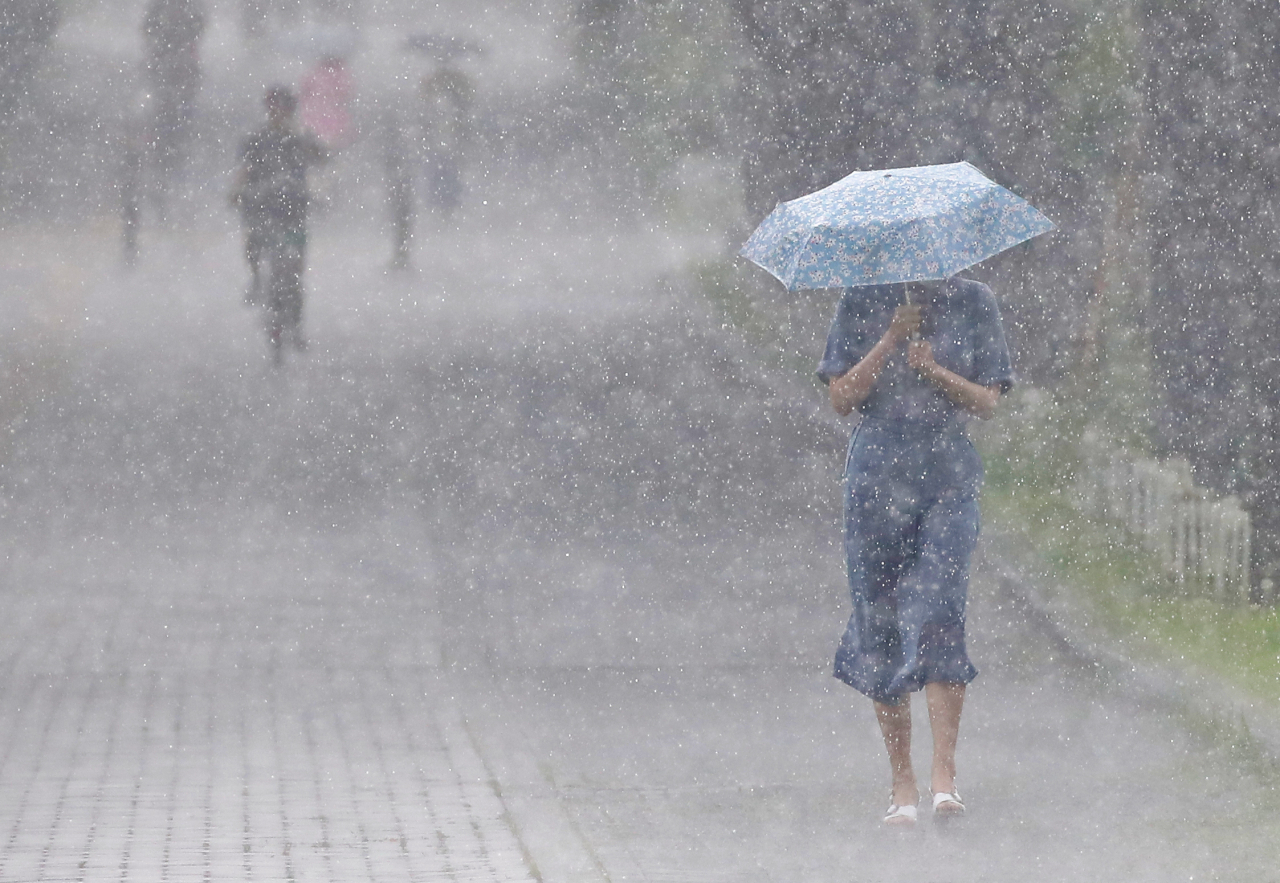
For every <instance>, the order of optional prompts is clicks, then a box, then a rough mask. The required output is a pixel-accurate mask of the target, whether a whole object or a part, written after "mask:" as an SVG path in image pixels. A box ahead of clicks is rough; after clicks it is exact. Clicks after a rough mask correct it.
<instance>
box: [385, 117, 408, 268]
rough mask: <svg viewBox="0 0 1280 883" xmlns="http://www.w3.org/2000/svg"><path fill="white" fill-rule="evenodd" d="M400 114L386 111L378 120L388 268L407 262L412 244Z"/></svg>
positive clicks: (405, 145) (403, 135)
mask: <svg viewBox="0 0 1280 883" xmlns="http://www.w3.org/2000/svg"><path fill="white" fill-rule="evenodd" d="M406 142H407V139H406V138H405V132H404V124H403V120H402V118H401V116H400V114H399V113H398V112H396V111H388V112H387V113H386V114H385V116H384V117H383V123H382V157H383V169H384V172H385V178H386V187H387V214H388V216H389V219H390V221H391V231H392V250H391V268H392V269H393V270H404V269H407V268H408V266H409V257H410V252H411V250H412V246H413V221H414V214H415V212H414V199H413V174H412V170H411V164H410V162H409V155H408V145H407V143H406Z"/></svg>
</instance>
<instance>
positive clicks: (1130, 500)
mask: <svg viewBox="0 0 1280 883" xmlns="http://www.w3.org/2000/svg"><path fill="white" fill-rule="evenodd" d="M1085 445H1086V450H1090V449H1091V453H1090V454H1089V455H1088V456H1087V457H1086V462H1085V463H1084V467H1085V468H1083V469H1082V470H1081V472H1080V475H1079V477H1078V487H1077V495H1076V499H1077V501H1078V502H1077V505H1078V506H1079V507H1080V509H1081V511H1082V512H1084V513H1085V514H1087V515H1089V516H1090V517H1092V518H1097V519H1103V520H1106V521H1110V522H1112V523H1115V524H1118V525H1120V526H1121V527H1123V528H1124V529H1125V531H1126V532H1127V534H1128V537H1129V539H1130V540H1131V541H1134V542H1137V543H1140V544H1141V545H1142V547H1143V548H1145V549H1146V550H1147V551H1148V552H1150V553H1151V554H1152V555H1154V556H1155V558H1156V560H1157V561H1159V562H1160V566H1161V567H1162V568H1163V569H1164V571H1165V572H1166V573H1167V574H1168V575H1169V577H1170V578H1171V579H1172V581H1173V583H1174V584H1175V585H1176V586H1177V587H1178V588H1179V589H1180V590H1181V591H1182V592H1184V593H1185V594H1188V595H1199V596H1204V597H1211V598H1216V599H1218V600H1220V601H1223V602H1244V601H1247V600H1249V560H1250V554H1251V550H1250V542H1251V538H1252V531H1251V528H1250V525H1249V513H1248V512H1246V511H1245V510H1244V509H1242V508H1241V507H1240V501H1239V500H1238V499H1237V498H1236V497H1234V496H1231V497H1219V496H1217V495H1215V494H1212V493H1210V492H1209V491H1207V490H1205V489H1204V488H1202V487H1199V486H1197V485H1196V483H1195V482H1194V481H1193V480H1192V478H1191V466H1190V464H1189V463H1188V462H1187V461H1186V460H1181V459H1178V460H1169V461H1166V462H1164V463H1161V462H1158V461H1156V460H1151V459H1148V458H1145V457H1141V456H1138V455H1136V454H1134V453H1133V452H1131V451H1127V450H1124V449H1114V448H1106V447H1105V446H1103V445H1101V444H1099V443H1098V442H1097V439H1096V438H1090V437H1089V436H1086V438H1085Z"/></svg>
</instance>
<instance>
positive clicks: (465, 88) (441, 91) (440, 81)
mask: <svg viewBox="0 0 1280 883" xmlns="http://www.w3.org/2000/svg"><path fill="white" fill-rule="evenodd" d="M474 94H475V90H474V88H473V87H472V85H471V81H470V79H469V78H468V77H467V75H466V74H464V73H463V72H462V71H460V70H458V69H457V68H456V67H454V66H452V65H451V64H448V63H444V64H442V65H441V66H440V68H439V70H437V71H436V72H435V73H433V74H431V75H429V76H427V77H425V78H423V81H422V85H421V87H420V89H419V94H418V131H419V137H420V138H421V145H422V156H423V165H424V170H425V172H426V179H427V180H426V183H427V187H426V192H427V197H428V200H429V202H430V204H431V205H432V207H433V208H435V209H436V210H437V211H438V212H439V213H440V214H441V215H442V216H443V217H444V218H446V219H448V218H451V217H452V216H453V214H454V212H456V211H457V210H458V208H459V206H461V205H462V196H463V162H464V160H465V157H466V150H467V147H468V146H469V141H470V130H471V104H472V100H473V98H474Z"/></svg>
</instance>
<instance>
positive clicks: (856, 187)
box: [740, 162, 1053, 291]
mask: <svg viewBox="0 0 1280 883" xmlns="http://www.w3.org/2000/svg"><path fill="white" fill-rule="evenodd" d="M1052 229H1053V223H1052V222H1051V221H1050V220H1049V219H1048V218H1046V217H1045V216H1044V215H1042V214H1040V212H1038V211H1036V209H1035V208H1034V207H1033V206H1032V205H1031V204H1030V203H1028V202H1027V201H1026V200H1024V199H1022V198H1021V197H1019V196H1017V195H1015V194H1013V193H1011V192H1010V191H1008V190H1006V189H1005V188H1003V187H1001V186H1000V185H999V184H996V183H995V182H994V181H992V180H991V179H989V178H987V177H986V176H985V175H983V174H982V173H981V172H980V171H978V170H977V169H976V168H974V167H973V166H971V165H969V163H967V162H959V163H949V164H946V165H937V166H916V167H914V168H908V169H885V170H879V171H871V172H854V173H853V174H852V175H849V176H847V177H845V178H842V179H840V180H839V181H837V182H836V183H834V184H832V185H830V186H829V187H824V188H823V189H821V190H818V191H816V192H814V193H810V194H809V195H807V196H802V197H800V198H799V199H793V200H791V201H790V202H783V203H779V204H778V206H777V207H776V208H775V209H774V210H773V211H772V212H771V213H770V214H769V217H767V218H765V219H764V221H762V222H761V224H760V226H759V227H757V228H756V231H755V232H754V233H752V234H751V238H750V239H748V240H747V243H746V245H744V246H743V247H742V251H741V252H740V254H741V255H742V256H743V257H746V258H748V259H750V260H751V261H753V262H754V263H756V264H758V265H759V266H761V267H763V268H764V269H765V270H768V271H769V272H770V273H772V274H773V275H774V276H776V277H777V278H778V279H779V280H780V281H781V282H782V284H783V285H785V286H786V287H787V289H788V290H789V291H795V290H796V289H800V288H847V287H851V286H858V285H883V284H887V283H891V282H918V281H924V280H929V279H947V278H949V277H950V276H953V275H954V274H956V273H957V272H959V271H960V270H963V269H964V268H965V267H971V266H973V265H974V264H976V263H978V262H979V261H982V260H984V259H986V258H989V257H991V256H992V255H994V254H998V253H999V252H1002V251H1004V250H1005V249H1006V248H1010V247H1011V246H1014V245H1017V244H1018V243H1019V242H1023V241H1025V240H1027V239H1031V238H1032V237H1034V236H1039V235H1040V234H1041V233H1046V232H1048V231H1049V230H1052Z"/></svg>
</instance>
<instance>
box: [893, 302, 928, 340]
mask: <svg viewBox="0 0 1280 883" xmlns="http://www.w3.org/2000/svg"><path fill="white" fill-rule="evenodd" d="M920 318H921V314H920V305H919V304H902V305H901V306H899V307H898V308H897V309H896V310H894V311H893V321H892V322H890V323H889V330H888V331H886V332H885V333H884V336H885V337H887V338H889V339H890V341H891V342H892V343H893V344H894V345H895V346H896V345H897V344H900V343H902V342H903V341H904V340H910V339H911V336H912V335H913V334H915V333H916V332H917V331H919V330H920Z"/></svg>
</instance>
